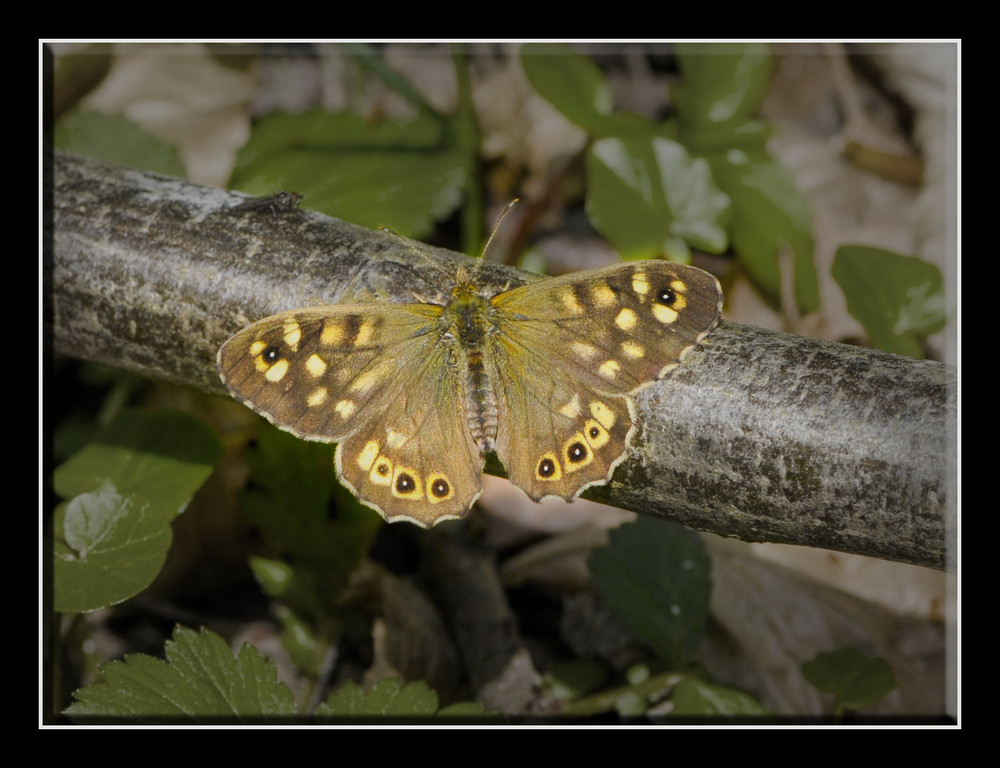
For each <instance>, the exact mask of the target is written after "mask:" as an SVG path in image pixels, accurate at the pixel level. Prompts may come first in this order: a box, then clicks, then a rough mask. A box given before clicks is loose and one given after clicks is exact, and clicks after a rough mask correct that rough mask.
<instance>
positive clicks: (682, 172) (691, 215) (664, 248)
mask: <svg viewBox="0 0 1000 768" xmlns="http://www.w3.org/2000/svg"><path fill="white" fill-rule="evenodd" d="M586 159H587V177H588V186H587V214H588V215H589V217H590V220H591V222H592V223H593V224H594V226H595V227H596V228H597V230H598V231H599V232H600V233H601V234H602V235H603V236H604V237H605V238H606V239H607V240H608V242H609V243H610V244H611V245H612V246H613V247H614V248H615V249H616V250H617V251H618V252H619V253H620V254H621V255H622V257H623V258H625V259H646V258H656V257H658V256H664V255H665V256H666V257H667V258H670V259H671V260H674V261H683V262H689V261H690V250H689V247H688V246H689V245H690V246H693V247H696V248H700V249H702V250H705V251H710V252H715V253H718V252H720V251H723V250H725V248H726V245H727V235H726V230H725V227H724V221H725V218H726V215H727V213H728V209H729V198H728V197H727V196H726V195H725V194H724V193H723V192H721V191H720V190H719V189H718V188H717V187H716V186H715V183H714V182H713V180H712V174H711V170H710V168H709V165H708V163H707V162H706V161H705V160H703V159H700V158H693V157H691V156H690V155H689V154H688V152H687V150H686V149H685V148H684V147H683V146H682V145H681V144H678V143H677V142H676V141H673V140H671V139H668V138H665V137H663V136H659V135H647V136H641V135H629V136H622V137H613V138H606V139H600V140H598V141H596V142H594V143H593V145H592V146H591V148H590V150H589V151H588V153H587V158H586Z"/></svg>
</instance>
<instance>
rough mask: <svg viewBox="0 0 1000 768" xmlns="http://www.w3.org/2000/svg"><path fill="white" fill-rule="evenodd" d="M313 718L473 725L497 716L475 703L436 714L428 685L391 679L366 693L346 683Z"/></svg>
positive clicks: (463, 702)
mask: <svg viewBox="0 0 1000 768" xmlns="http://www.w3.org/2000/svg"><path fill="white" fill-rule="evenodd" d="M316 714H317V716H319V717H323V718H327V717H332V718H359V719H363V720H371V719H381V718H389V719H394V718H402V719H421V718H426V717H431V716H436V717H438V718H446V719H455V718H458V719H462V720H466V719H467V718H468V719H471V720H472V721H474V722H484V718H493V717H495V716H496V713H495V712H490V711H487V710H485V709H484V708H483V706H482V705H481V704H479V703H478V702H475V701H462V702H456V703H455V704H451V705H449V706H447V707H444V708H443V709H441V710H438V696H437V694H436V693H435V692H434V691H432V690H431V689H430V688H429V687H428V685H427V683H425V682H424V681H422V680H417V681H415V682H411V683H406V684H405V685H403V684H402V683H400V682H399V680H397V679H396V678H394V677H390V678H386V679H384V680H380V681H379V682H377V683H375V685H373V686H372V687H371V689H369V690H367V691H366V690H364V689H363V688H362V687H361V686H360V685H358V684H357V683H354V682H349V683H345V684H344V685H343V686H341V688H340V689H339V690H337V691H334V692H333V693H331V694H330V696H329V697H328V698H327V700H326V701H325V702H323V703H322V704H320V706H319V707H317V709H316Z"/></svg>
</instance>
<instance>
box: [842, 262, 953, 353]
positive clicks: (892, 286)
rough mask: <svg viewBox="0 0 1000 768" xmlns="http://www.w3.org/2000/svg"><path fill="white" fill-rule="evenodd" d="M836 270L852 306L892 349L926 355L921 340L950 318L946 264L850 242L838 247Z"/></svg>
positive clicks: (881, 342) (870, 332) (875, 338)
mask: <svg viewBox="0 0 1000 768" xmlns="http://www.w3.org/2000/svg"><path fill="white" fill-rule="evenodd" d="M832 274H833V277H834V279H835V280H836V281H837V284H838V285H840V289H841V290H842V291H843V292H844V297H845V298H846V299H847V311H848V312H850V314H851V316H852V317H854V318H855V319H856V320H858V322H860V323H861V325H862V326H864V329H865V331H867V333H868V336H869V337H870V338H871V340H872V343H874V344H875V345H876V346H877V347H878V348H879V349H882V350H885V351H886V352H894V353H896V354H898V355H909V356H910V357H917V358H922V357H923V356H924V351H923V345H922V344H921V340H922V339H924V338H926V337H927V336H929V335H930V334H932V333H936V332H937V331H939V330H941V329H942V328H944V326H945V324H946V322H947V319H948V315H947V299H946V297H945V294H944V288H943V283H942V278H941V270H939V269H938V268H937V267H936V266H934V265H933V264H929V263H928V262H926V261H923V260H922V259H918V258H916V257H911V256H903V255H900V254H898V253H894V252H892V251H886V250H883V249H881V248H869V247H867V246H860V245H845V246H841V247H840V248H838V249H837V253H836V255H835V256H834V259H833V269H832Z"/></svg>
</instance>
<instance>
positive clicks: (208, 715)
mask: <svg viewBox="0 0 1000 768" xmlns="http://www.w3.org/2000/svg"><path fill="white" fill-rule="evenodd" d="M165 651H166V657H167V660H166V661H161V660H160V659H155V658H153V657H151V656H145V655H143V654H131V655H128V656H126V657H125V660H124V661H113V662H110V663H108V664H104V665H102V666H101V673H102V675H103V677H104V682H102V683H97V684H95V685H89V686H87V687H85V688H81V689H79V690H77V691H75V692H74V694H73V696H74V698H75V699H76V701H75V702H74V703H73V704H71V705H70V706H69V707H68V708H67V709H66V711H65V714H66V716H67V717H69V718H70V719H72V720H74V721H77V722H88V723H92V722H121V721H132V722H138V723H156V722H163V721H171V722H178V721H179V722H192V723H212V722H237V723H239V722H261V721H280V720H281V719H282V718H288V717H293V716H294V715H295V702H294V699H293V697H292V693H291V691H290V690H289V689H288V687H287V686H286V685H285V684H284V683H281V682H279V681H278V679H277V671H276V669H275V667H274V665H273V664H272V663H271V662H270V661H269V660H267V659H266V658H265V657H264V656H263V655H261V653H260V652H259V651H258V650H257V649H256V648H254V647H253V646H251V645H244V646H243V647H242V648H241V649H240V651H239V654H238V655H236V656H234V655H233V652H232V651H231V650H230V649H229V646H228V645H227V644H226V642H225V641H224V640H223V639H222V638H221V637H219V635H217V634H215V633H214V632H211V631H209V630H206V629H203V630H202V631H201V632H200V633H197V632H195V631H194V630H191V629H186V628H183V627H178V628H177V629H176V630H175V631H174V637H173V640H170V641H168V642H167V643H166V646H165Z"/></svg>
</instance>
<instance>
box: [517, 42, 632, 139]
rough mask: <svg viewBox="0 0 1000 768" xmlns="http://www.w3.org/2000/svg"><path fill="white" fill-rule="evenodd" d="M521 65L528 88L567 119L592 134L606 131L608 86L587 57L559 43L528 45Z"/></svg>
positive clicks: (609, 100)
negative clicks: (528, 83)
mask: <svg viewBox="0 0 1000 768" xmlns="http://www.w3.org/2000/svg"><path fill="white" fill-rule="evenodd" d="M521 66H522V67H523V68H524V74H525V75H526V76H527V78H528V82H530V83H531V87H532V88H534V89H535V90H536V91H538V93H539V94H540V95H541V96H542V97H543V98H545V99H546V100H547V101H549V102H550V103H551V104H552V106H554V107H555V108H556V109H558V110H559V111H560V112H562V113H563V114H564V115H565V116H566V117H567V118H568V119H569V120H571V121H573V122H574V123H576V124H577V125H579V126H580V127H581V128H583V129H584V130H586V131H587V132H588V133H592V134H597V135H601V134H602V133H604V132H605V131H606V130H607V129H608V128H609V125H610V121H609V120H608V118H609V117H610V116H611V113H612V109H613V107H614V103H613V100H612V96H611V87H610V86H609V85H608V82H607V79H606V78H605V77H604V73H603V72H601V70H600V69H599V68H598V67H597V65H596V64H594V62H593V61H591V60H590V59H589V58H587V57H586V56H581V55H580V54H578V53H575V52H574V51H573V49H572V48H570V47H569V46H568V45H563V44H560V43H528V44H526V45H524V46H522V47H521Z"/></svg>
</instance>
